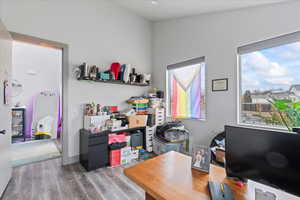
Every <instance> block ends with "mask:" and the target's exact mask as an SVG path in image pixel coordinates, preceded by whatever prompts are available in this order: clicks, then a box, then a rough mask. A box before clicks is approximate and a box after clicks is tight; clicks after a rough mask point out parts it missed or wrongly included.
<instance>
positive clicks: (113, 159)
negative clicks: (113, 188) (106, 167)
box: [109, 149, 121, 167]
mask: <svg viewBox="0 0 300 200" xmlns="http://www.w3.org/2000/svg"><path fill="white" fill-rule="evenodd" d="M109 159H110V166H112V167H115V166H119V165H120V164H121V150H120V149H117V150H112V151H110V155H109Z"/></svg>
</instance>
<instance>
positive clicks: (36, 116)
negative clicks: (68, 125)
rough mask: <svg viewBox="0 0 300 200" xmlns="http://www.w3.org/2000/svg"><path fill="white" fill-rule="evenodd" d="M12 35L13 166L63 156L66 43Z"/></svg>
mask: <svg viewBox="0 0 300 200" xmlns="http://www.w3.org/2000/svg"><path fill="white" fill-rule="evenodd" d="M11 34H12V37H13V48H12V90H11V96H12V140H11V141H12V148H11V150H12V164H13V166H14V167H16V166H20V165H24V164H29V163H33V162H38V161H43V160H48V159H53V158H58V157H61V156H62V152H63V138H64V137H63V122H62V118H63V114H64V112H63V99H64V97H63V85H64V84H63V65H64V53H65V52H64V50H65V48H64V47H65V46H62V45H57V44H58V43H56V42H51V41H48V40H42V39H39V38H34V37H31V36H25V35H21V34H17V33H11Z"/></svg>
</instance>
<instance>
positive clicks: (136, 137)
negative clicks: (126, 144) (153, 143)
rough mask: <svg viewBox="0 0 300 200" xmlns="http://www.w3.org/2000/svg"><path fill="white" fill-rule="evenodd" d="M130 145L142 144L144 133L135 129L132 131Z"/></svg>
mask: <svg viewBox="0 0 300 200" xmlns="http://www.w3.org/2000/svg"><path fill="white" fill-rule="evenodd" d="M130 136H131V141H130V143H131V146H132V147H136V146H143V137H144V133H143V132H142V131H136V132H135V133H132V134H131V135H130Z"/></svg>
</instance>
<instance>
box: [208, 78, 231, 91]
mask: <svg viewBox="0 0 300 200" xmlns="http://www.w3.org/2000/svg"><path fill="white" fill-rule="evenodd" d="M212 91H213V92H218V91H228V78H222V79H214V80H212Z"/></svg>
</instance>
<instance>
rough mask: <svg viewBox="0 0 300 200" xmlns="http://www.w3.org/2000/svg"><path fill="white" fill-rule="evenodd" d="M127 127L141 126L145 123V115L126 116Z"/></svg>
mask: <svg viewBox="0 0 300 200" xmlns="http://www.w3.org/2000/svg"><path fill="white" fill-rule="evenodd" d="M128 121H129V126H128V127H129V128H137V127H143V126H146V125H147V115H135V116H128Z"/></svg>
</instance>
